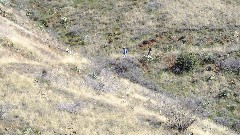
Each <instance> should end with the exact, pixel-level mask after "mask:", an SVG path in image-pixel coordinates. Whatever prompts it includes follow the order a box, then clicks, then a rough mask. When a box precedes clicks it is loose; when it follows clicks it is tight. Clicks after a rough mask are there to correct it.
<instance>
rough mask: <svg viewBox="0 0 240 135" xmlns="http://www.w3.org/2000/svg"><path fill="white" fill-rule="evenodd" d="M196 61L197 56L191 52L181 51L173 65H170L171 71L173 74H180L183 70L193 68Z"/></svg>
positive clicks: (186, 70)
mask: <svg viewBox="0 0 240 135" xmlns="http://www.w3.org/2000/svg"><path fill="white" fill-rule="evenodd" d="M196 62H197V57H196V55H195V54H193V53H183V54H180V55H179V56H178V57H177V59H176V62H175V63H174V66H173V67H172V72H173V73H175V74H181V73H183V72H189V71H191V70H192V69H194V67H195V65H196Z"/></svg>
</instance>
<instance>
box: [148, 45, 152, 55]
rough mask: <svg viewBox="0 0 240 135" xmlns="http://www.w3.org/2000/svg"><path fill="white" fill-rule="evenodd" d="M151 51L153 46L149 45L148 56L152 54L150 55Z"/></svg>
mask: <svg viewBox="0 0 240 135" xmlns="http://www.w3.org/2000/svg"><path fill="white" fill-rule="evenodd" d="M151 51H152V48H151V47H149V48H148V54H147V56H150V55H151Z"/></svg>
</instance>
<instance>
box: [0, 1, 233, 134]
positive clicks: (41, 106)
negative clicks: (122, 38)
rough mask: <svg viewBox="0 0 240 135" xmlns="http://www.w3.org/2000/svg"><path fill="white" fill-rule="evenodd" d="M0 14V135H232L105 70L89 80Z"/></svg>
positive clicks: (85, 62) (79, 63) (81, 64)
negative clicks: (191, 134)
mask: <svg viewBox="0 0 240 135" xmlns="http://www.w3.org/2000/svg"><path fill="white" fill-rule="evenodd" d="M0 7H1V9H3V10H5V11H6V12H11V14H12V15H13V17H14V19H15V22H14V21H11V20H9V18H6V17H2V16H1V17H0V81H1V84H0V98H1V100H0V109H1V110H0V134H91V135H93V134H131V135H133V134H136V135H138V134H146V135H148V134H163V135H166V134H169V135H171V134H187V133H189V134H190V133H193V134H197V135H198V134H199V135H202V134H204V135H207V134H209V135H210V134H211V135H212V134H216V135H220V134H226V135H230V134H232V135H234V134H236V133H234V132H233V131H231V130H229V129H228V128H226V127H223V126H220V125H218V124H215V123H214V122H211V121H210V120H207V119H203V118H201V117H199V116H198V115H196V114H194V112H192V111H190V110H188V109H187V108H186V107H184V106H182V104H181V101H180V100H178V99H174V98H171V97H169V96H168V95H167V94H162V93H157V92H153V91H151V90H149V89H147V88H145V87H143V86H141V85H139V84H135V83H132V82H130V81H129V80H128V79H123V78H121V77H119V76H117V75H116V74H115V73H113V72H112V71H111V70H110V69H109V68H103V69H100V71H99V74H98V76H97V77H96V78H95V77H92V72H93V71H92V69H93V67H94V66H95V65H94V64H95V63H94V62H92V61H91V60H90V59H88V58H85V57H84V56H82V55H81V54H79V53H78V52H74V51H72V50H69V49H68V48H67V47H65V46H64V45H62V44H60V43H58V42H57V41H56V40H55V39H54V38H52V37H51V36H49V35H48V33H45V32H43V31H40V30H38V29H37V28H36V27H35V26H34V25H33V23H32V22H31V21H29V20H28V19H27V18H25V17H24V16H22V15H21V13H16V11H14V10H9V9H6V8H4V7H3V6H2V5H1V6H0ZM120 59H121V58H120ZM121 60H122V59H121ZM183 129H186V130H183ZM178 130H179V131H182V132H180V133H179V131H178Z"/></svg>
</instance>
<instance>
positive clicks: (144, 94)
mask: <svg viewBox="0 0 240 135" xmlns="http://www.w3.org/2000/svg"><path fill="white" fill-rule="evenodd" d="M46 35H47V34H46ZM43 37H44V36H43ZM0 38H4V39H7V40H9V41H10V42H12V43H13V44H14V45H16V46H14V47H15V49H16V48H17V49H20V50H24V51H25V52H24V53H30V52H31V53H33V54H34V58H35V59H30V56H29V55H23V54H22V52H19V53H16V52H15V51H12V50H11V49H9V48H6V47H3V46H0V52H1V53H4V55H3V56H0V65H1V66H3V67H4V66H6V65H7V66H9V64H13V63H15V64H19V65H17V66H16V67H18V68H19V66H20V64H23V63H25V64H28V65H30V66H31V65H38V66H44V67H46V68H48V69H51V68H55V66H58V67H59V66H60V65H61V64H63V65H64V64H66V63H67V64H69V63H70V64H75V65H78V66H79V65H80V66H79V67H81V65H87V64H89V63H91V62H90V61H89V60H87V59H86V58H83V57H82V56H80V55H79V54H74V55H72V54H69V53H68V52H62V50H64V49H62V50H61V49H58V48H57V47H56V48H51V47H49V45H48V44H47V43H44V41H42V40H41V39H42V38H41V36H40V35H36V34H35V33H33V32H31V31H29V30H27V29H26V28H24V27H22V26H20V25H18V24H16V23H14V22H12V21H10V20H8V19H6V18H4V17H0ZM49 39H50V38H49ZM50 42H51V41H50V40H49V41H48V43H49V44H51V43H50ZM52 44H54V43H52ZM5 68H6V67H5ZM18 68H15V70H16V72H17V69H18ZM32 68H33V67H32ZM52 70H55V69H52ZM65 70H66V71H65ZM59 72H60V71H59ZM102 72H104V71H102ZM62 73H63V74H64V75H62V76H61V75H60V74H58V75H56V77H58V80H61V79H63V80H64V79H66V78H70V79H68V80H66V81H69V82H67V83H70V84H69V86H71V87H68V88H66V89H63V91H62V93H64V92H66V93H69V94H73V95H75V97H71V98H77V99H83V100H84V99H87V100H94V101H97V103H104V104H107V105H109V106H110V105H111V106H115V107H116V108H119V112H118V111H116V112H115V113H113V114H112V115H113V116H112V120H119V121H121V120H122V118H125V122H126V121H127V122H126V123H134V122H132V120H134V118H139V117H140V116H147V117H153V118H154V119H156V120H157V121H159V122H161V123H163V125H167V121H168V119H169V117H168V116H166V115H164V113H162V112H161V111H162V109H161V108H166V109H167V108H169V109H170V110H171V109H172V111H181V113H185V114H188V113H189V112H187V111H188V110H185V111H186V112H184V110H180V109H182V108H185V107H182V106H181V105H180V103H179V101H176V100H175V99H171V98H169V97H167V96H166V95H161V94H159V93H158V94H157V93H153V92H151V90H149V89H146V88H143V87H142V86H140V85H138V84H134V83H132V82H130V81H129V80H126V79H122V78H118V77H115V75H114V74H113V73H111V72H110V71H109V72H105V73H102V74H100V75H99V78H98V79H99V80H100V81H101V82H102V83H105V85H108V86H109V87H111V86H112V84H113V83H114V82H117V84H116V85H118V86H115V89H116V90H115V91H114V92H113V93H104V94H99V93H98V92H95V90H93V88H91V87H90V86H89V85H88V84H87V83H85V82H84V79H83V78H81V77H82V76H80V77H79V76H77V75H76V76H74V75H73V76H71V74H72V72H70V71H68V69H66V68H65V67H63V68H62ZM14 74H15V75H16V76H18V74H17V73H14ZM29 74H31V73H29ZM11 75H12V74H11ZM12 76H14V75H12ZM30 76H31V75H30ZM30 76H29V77H27V76H26V77H24V76H23V75H22V76H20V78H21V79H22V80H24V78H25V82H21V81H20V80H13V78H11V76H10V74H9V76H6V80H9V81H12V82H14V81H15V83H16V85H17V84H18V83H19V84H21V83H26V82H29V83H30V84H29V86H31V87H33V90H34V89H35V88H38V87H37V86H34V84H33V82H31V81H32V80H34V78H30ZM52 76H54V75H52ZM90 81H91V80H90ZM52 82H53V83H54V85H53V86H51V87H46V88H44V89H43V90H42V91H41V94H40V97H39V92H37V91H32V92H31V91H30V92H29V93H28V94H30V95H31V94H32V96H34V95H36V96H35V97H34V98H33V99H35V100H38V98H39V102H38V103H39V104H40V105H44V104H50V105H51V102H53V101H55V100H54V98H57V99H58V100H57V101H61V100H65V98H63V99H62V98H61V97H60V95H61V94H60V92H59V91H56V90H50V89H53V87H60V86H61V84H58V83H57V82H54V81H52ZM21 85H25V84H21ZM122 86H127V87H122ZM9 87H10V86H9ZM21 87H25V86H21ZM0 88H1V87H0ZM7 89H8V88H7ZM39 89H40V88H39ZM79 89H82V91H80V90H79ZM2 90H3V89H2ZM9 90H10V89H9ZM1 93H2V92H1ZM23 93H24V92H23ZM4 94H6V93H3V95H4ZM15 94H16V93H15ZM15 94H12V95H11V94H9V96H6V97H5V98H4V97H3V98H4V101H9V102H10V101H11V100H9V99H10V98H9V99H7V98H8V97H11V98H12V99H15V98H16V97H14V95H15ZM0 95H1V94H0ZM16 95H18V94H16ZM54 96H55V97H54ZM58 96H59V97H58ZM63 97H67V95H63ZM18 98H19V100H20V99H24V98H23V97H22V96H21V94H19V95H18ZM16 99H17V98H16ZM33 99H31V100H33ZM66 99H69V98H66ZM49 100H50V101H51V102H50V103H49V102H48V101H49ZM19 102H21V100H20V101H19ZM85 102H86V103H87V101H85ZM1 103H2V102H0V104H1ZM95 103H96V102H95ZM50 105H49V106H50ZM89 106H94V104H93V105H89ZM151 106H153V107H152V108H151ZM44 107H45V106H44ZM95 107H96V108H97V107H98V108H101V107H102V105H97V104H95ZM147 107H149V108H147ZM96 108H95V110H94V107H93V108H91V109H88V110H85V111H86V112H87V114H91V117H92V118H91V119H87V117H86V118H82V117H81V118H82V119H85V121H84V122H85V123H90V122H89V121H94V119H93V118H94V117H95V118H97V117H101V119H108V120H109V119H110V116H104V115H105V114H104V113H107V114H108V111H102V113H101V111H99V114H97V112H94V111H96V110H97V109H96ZM173 108H174V109H173ZM44 109H46V110H49V111H53V110H51V109H50V108H48V107H46V108H44ZM89 110H90V112H89ZM24 112H25V111H23V112H21V114H22V115H23V113H24ZM25 113H26V114H28V112H27V111H26V112H25ZM82 113H84V110H83V112H82ZM49 114H50V116H49V117H48V119H49V118H50V117H54V118H56V119H61V118H59V117H62V116H63V117H66V119H67V117H72V118H69V119H74V117H75V116H74V114H71V115H68V114H65V113H60V114H61V115H62V116H60V114H59V113H58V112H57V111H56V112H51V113H49ZM49 114H48V115H49ZM57 114H59V117H58V116H56V115H57ZM35 115H37V114H35V112H33V113H32V114H31V115H29V119H32V120H33V119H37V120H39V119H38V118H34V117H37V116H35ZM39 115H43V116H44V114H39ZM51 115H52V116H51ZM76 115H77V114H76ZM126 115H128V116H126ZM117 116H120V117H117ZM191 116H192V117H194V118H195V119H196V121H195V122H193V124H192V125H191V126H190V127H188V129H187V131H186V133H193V134H194V135H234V134H236V133H234V132H233V131H231V130H229V129H228V128H226V127H223V126H220V125H218V124H216V123H214V122H211V121H210V120H206V119H202V118H200V117H198V116H197V115H194V114H191ZM27 117H28V115H26V118H27ZM105 117H106V118H105ZM108 117H109V118H108ZM130 117H131V118H130ZM45 118H47V117H45ZM76 118H78V117H77V116H76ZM128 118H129V119H128ZM0 120H1V119H0ZM24 120H25V119H24ZM88 120H89V121H88ZM39 121H40V120H39ZM60 121H61V120H59V121H58V122H60ZM54 122H56V123H57V120H56V121H54V120H52V124H53V127H54V128H55V129H56V130H58V127H57V126H56V125H57V124H56V123H54ZM0 123H1V121H0ZM37 123H38V122H37ZM63 123H64V121H63ZM63 123H61V124H63ZM93 123H95V122H93ZM45 124H46V123H45ZM48 124H49V123H48ZM54 124H56V125H54ZM30 125H32V126H34V125H37V124H36V123H35V124H34V122H33V123H32V122H30ZM5 126H7V124H5V125H4V124H0V134H1V129H5V128H6V127H5ZM132 127H135V129H134V130H135V132H134V130H133V131H132V132H130V133H129V134H148V133H151V132H152V133H161V134H166V133H169V134H171V133H173V132H175V131H171V132H170V131H168V130H172V129H164V128H159V129H152V128H146V129H144V126H143V129H139V127H138V125H134V124H133V125H132ZM7 128H9V127H7ZM45 128H47V127H45ZM45 128H44V129H43V132H44V133H46V134H50V132H49V131H48V130H47V129H45ZM78 128H79V127H78ZM92 128H93V130H94V127H92ZM95 128H96V127H95ZM99 128H100V127H99ZM125 128H126V127H117V129H115V133H116V134H118V133H117V131H121V130H125ZM40 129H41V128H40ZM96 129H97V128H96ZM76 130H81V129H76ZM137 130H140V131H142V130H145V131H144V132H143V131H142V132H140V131H137ZM151 130H153V131H151ZM155 130H158V131H156V132H155ZM83 131H86V133H87V131H88V130H87V129H84V130H83ZM104 131H105V130H104ZM104 131H102V133H104ZM89 132H90V133H91V130H90V131H89ZM106 132H107V130H106ZM137 132H138V133H137ZM93 134H99V133H93ZM183 134H184V133H183Z"/></svg>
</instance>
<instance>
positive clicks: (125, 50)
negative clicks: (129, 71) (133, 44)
mask: <svg viewBox="0 0 240 135" xmlns="http://www.w3.org/2000/svg"><path fill="white" fill-rule="evenodd" d="M127 53H128V49H127V48H126V47H123V55H124V56H123V58H125V57H127Z"/></svg>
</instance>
